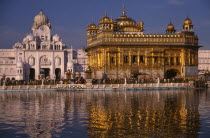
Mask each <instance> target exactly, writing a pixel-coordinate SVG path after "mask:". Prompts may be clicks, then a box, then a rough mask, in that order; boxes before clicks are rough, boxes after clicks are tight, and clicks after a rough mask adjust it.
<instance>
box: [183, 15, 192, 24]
mask: <svg viewBox="0 0 210 138" xmlns="http://www.w3.org/2000/svg"><path fill="white" fill-rule="evenodd" d="M184 24H185V25H188V24H192V20H191V19H190V18H189V17H187V18H186V19H185V20H184Z"/></svg>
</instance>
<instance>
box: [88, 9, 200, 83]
mask: <svg viewBox="0 0 210 138" xmlns="http://www.w3.org/2000/svg"><path fill="white" fill-rule="evenodd" d="M199 47H200V46H199V45H198V37H197V36H196V35H195V33H194V31H193V24H192V20H191V19H190V18H189V17H187V18H186V19H185V20H184V23H183V27H182V30H181V31H179V32H177V31H176V30H175V27H174V25H173V24H172V23H171V22H170V23H169V24H168V26H167V28H166V31H165V34H145V33H144V22H139V23H138V22H136V21H135V20H133V19H132V18H130V17H128V16H127V14H126V11H125V10H123V12H122V16H121V17H119V18H117V19H115V20H113V19H111V18H109V17H108V15H107V14H106V13H105V15H104V16H103V17H102V18H101V19H100V21H99V25H96V24H95V23H94V22H92V24H90V25H88V27H87V48H86V51H87V52H88V56H89V66H90V67H91V69H92V72H93V73H92V77H93V78H98V79H101V78H104V77H109V78H124V77H140V78H141V77H144V78H145V77H146V78H157V77H160V78H174V77H176V78H186V77H196V76H197V70H198V49H199Z"/></svg>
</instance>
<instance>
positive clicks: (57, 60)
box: [55, 56, 61, 66]
mask: <svg viewBox="0 0 210 138" xmlns="http://www.w3.org/2000/svg"><path fill="white" fill-rule="evenodd" d="M55 65H57V66H59V65H61V58H60V57H59V56H57V57H56V58H55Z"/></svg>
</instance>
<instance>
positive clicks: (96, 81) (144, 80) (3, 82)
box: [0, 76, 188, 86]
mask: <svg viewBox="0 0 210 138" xmlns="http://www.w3.org/2000/svg"><path fill="white" fill-rule="evenodd" d="M125 81H126V83H127V84H140V83H157V82H158V81H159V82H160V83H182V82H188V80H187V79H181V78H173V79H159V80H158V78H141V79H137V78H121V79H112V78H106V79H95V78H94V79H92V84H125ZM85 82H86V81H85V79H84V78H83V77H82V76H80V77H75V78H74V79H61V80H51V79H43V80H15V79H14V78H13V79H9V78H6V79H1V80H0V85H1V86H2V85H6V86H9V85H42V84H44V85H56V84H85Z"/></svg>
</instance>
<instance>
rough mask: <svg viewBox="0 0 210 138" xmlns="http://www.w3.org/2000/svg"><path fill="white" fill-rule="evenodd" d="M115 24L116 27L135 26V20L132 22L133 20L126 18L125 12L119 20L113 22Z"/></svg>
mask: <svg viewBox="0 0 210 138" xmlns="http://www.w3.org/2000/svg"><path fill="white" fill-rule="evenodd" d="M115 22H116V23H117V24H118V25H121V26H122V25H135V24H136V21H135V20H133V19H131V18H130V17H128V16H127V15H126V12H125V11H123V13H122V16H121V17H119V18H117V19H116V20H115Z"/></svg>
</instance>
